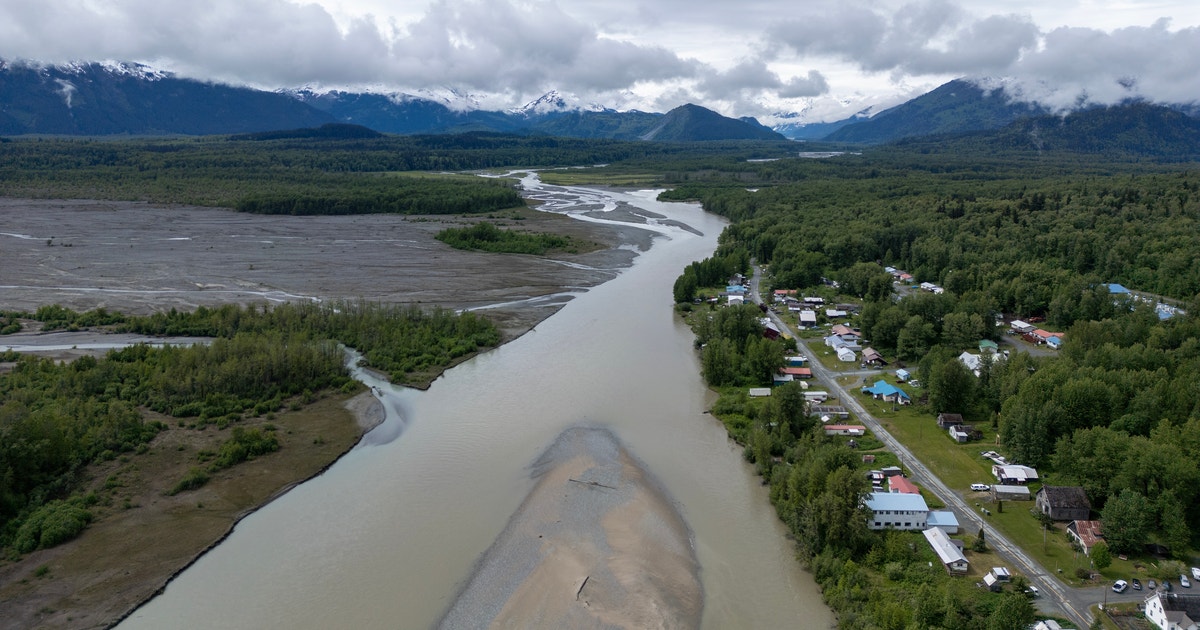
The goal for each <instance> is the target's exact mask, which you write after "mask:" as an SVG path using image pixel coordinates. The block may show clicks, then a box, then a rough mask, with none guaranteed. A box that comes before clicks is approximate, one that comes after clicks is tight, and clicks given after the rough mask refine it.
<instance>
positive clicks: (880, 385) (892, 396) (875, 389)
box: [862, 380, 912, 405]
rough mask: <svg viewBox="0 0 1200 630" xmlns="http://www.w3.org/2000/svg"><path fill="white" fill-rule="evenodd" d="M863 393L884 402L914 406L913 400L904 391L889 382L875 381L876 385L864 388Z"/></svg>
mask: <svg viewBox="0 0 1200 630" xmlns="http://www.w3.org/2000/svg"><path fill="white" fill-rule="evenodd" d="M862 391H863V393H864V394H870V395H871V397H872V398H878V399H882V400H883V401H884V402H894V403H900V404H901V405H910V404H912V399H910V398H909V397H908V394H907V393H905V391H904V390H902V389H900V388H899V387H896V386H895V385H892V384H891V383H889V382H887V381H883V380H879V381H875V384H874V385H872V386H870V387H864V388H862Z"/></svg>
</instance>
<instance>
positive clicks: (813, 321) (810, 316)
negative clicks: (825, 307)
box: [800, 311, 817, 326]
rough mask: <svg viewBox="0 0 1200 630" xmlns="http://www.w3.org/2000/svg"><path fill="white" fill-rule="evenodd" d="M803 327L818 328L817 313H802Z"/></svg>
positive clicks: (801, 321) (801, 323)
mask: <svg viewBox="0 0 1200 630" xmlns="http://www.w3.org/2000/svg"><path fill="white" fill-rule="evenodd" d="M800 325H801V326H816V325H817V312H816V311H800Z"/></svg>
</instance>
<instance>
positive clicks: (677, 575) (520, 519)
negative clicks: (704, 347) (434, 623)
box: [440, 427, 704, 629]
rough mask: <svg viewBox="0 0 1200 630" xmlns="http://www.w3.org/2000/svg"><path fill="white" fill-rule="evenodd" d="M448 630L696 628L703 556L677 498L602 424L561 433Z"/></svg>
mask: <svg viewBox="0 0 1200 630" xmlns="http://www.w3.org/2000/svg"><path fill="white" fill-rule="evenodd" d="M533 474H534V477H535V478H536V479H537V480H538V481H537V483H536V485H535V487H534V489H533V490H532V491H531V492H530V494H529V496H528V498H527V499H526V500H525V501H524V503H522V505H521V507H520V509H518V510H517V512H516V513H515V514H514V515H513V517H512V519H511V520H510V521H509V523H508V526H507V527H506V528H505V529H504V531H503V532H502V533H501V535H500V536H499V537H498V538H497V540H496V542H495V543H494V544H493V545H492V547H491V548H490V549H489V550H488V551H487V552H486V553H485V554H484V556H483V558H482V559H481V560H480V561H479V564H478V565H477V567H476V570H475V572H474V574H473V575H472V577H471V578H470V580H469V581H468V582H467V584H466V585H465V587H464V588H463V590H462V592H461V593H460V594H459V596H458V597H457V599H456V600H455V602H454V603H453V604H452V605H451V607H450V609H449V610H448V611H447V613H446V615H445V616H444V617H443V619H442V620H441V624H440V627H441V628H453V629H459V628H489V627H499V628H535V627H536V628H696V627H699V625H700V616H701V612H702V610H703V603H704V597H703V590H702V588H701V585H700V580H699V575H698V572H699V564H698V562H697V560H696V555H695V553H694V549H693V547H692V542H691V536H690V533H689V531H688V528H687V525H686V524H685V523H684V521H683V519H682V518H681V517H680V515H679V513H678V512H677V511H676V509H675V507H674V505H673V504H672V502H671V500H670V498H669V497H668V496H666V494H665V493H664V492H663V491H662V489H661V488H660V486H659V484H658V482H656V481H655V480H654V479H653V478H651V477H650V476H649V475H648V473H647V472H646V471H645V470H644V469H643V468H642V466H641V465H640V464H639V463H638V462H637V461H635V460H634V459H633V458H632V457H631V456H630V454H629V453H628V452H626V451H625V449H624V448H623V447H622V446H621V444H620V443H619V442H618V441H617V439H616V437H615V436H614V435H613V434H612V433H610V432H609V431H607V430H604V429H594V428H578V427H577V428H572V429H568V430H566V431H564V432H563V433H562V434H561V435H560V436H559V437H558V439H557V440H556V441H555V442H554V444H553V445H552V446H551V447H550V448H549V449H548V450H547V451H546V452H545V453H544V454H543V455H542V457H541V458H540V459H539V460H538V462H537V463H536V464H535V465H534V472H533Z"/></svg>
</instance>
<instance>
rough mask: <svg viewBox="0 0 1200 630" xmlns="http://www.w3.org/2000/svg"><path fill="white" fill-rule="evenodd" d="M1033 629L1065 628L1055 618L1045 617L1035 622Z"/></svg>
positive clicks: (1052, 629)
mask: <svg viewBox="0 0 1200 630" xmlns="http://www.w3.org/2000/svg"><path fill="white" fill-rule="evenodd" d="M1032 630H1063V627H1062V626H1061V625H1059V623H1058V622H1057V621H1055V620H1053V619H1043V620H1041V621H1039V622H1037V623H1035V624H1033V629H1032Z"/></svg>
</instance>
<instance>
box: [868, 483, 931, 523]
mask: <svg viewBox="0 0 1200 630" xmlns="http://www.w3.org/2000/svg"><path fill="white" fill-rule="evenodd" d="M864 503H865V504H866V506H867V509H868V510H871V520H870V521H869V522H868V523H867V527H868V528H870V529H900V530H916V531H920V530H923V529H925V528H926V527H927V524H926V521H927V520H928V518H929V506H927V505H925V499H924V498H922V497H921V495H919V494H892V493H890V492H872V493H870V494H868V495H867V498H866V500H865V501H864Z"/></svg>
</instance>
